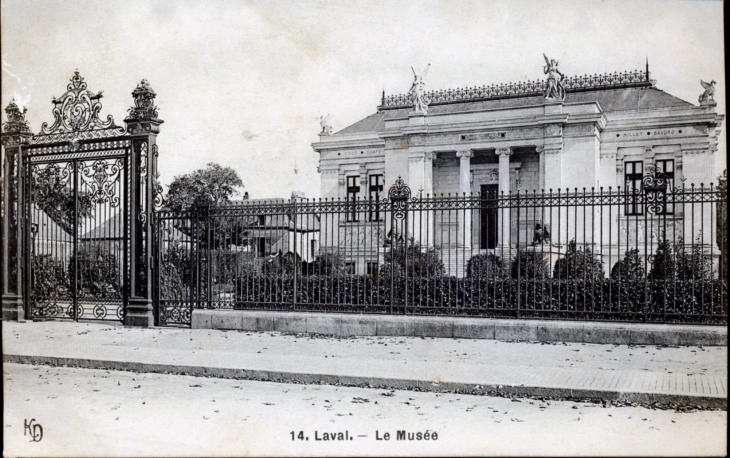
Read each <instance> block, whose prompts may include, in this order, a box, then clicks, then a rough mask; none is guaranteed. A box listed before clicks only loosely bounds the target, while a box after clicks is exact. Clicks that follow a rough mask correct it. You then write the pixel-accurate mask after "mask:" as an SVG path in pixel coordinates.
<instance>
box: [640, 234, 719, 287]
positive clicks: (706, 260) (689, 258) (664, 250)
mask: <svg viewBox="0 0 730 458" xmlns="http://www.w3.org/2000/svg"><path fill="white" fill-rule="evenodd" d="M713 277H714V274H713V272H712V259H711V257H710V255H709V254H707V253H706V252H705V248H704V246H703V245H702V244H701V243H698V244H695V245H691V246H690V247H689V248H688V247H687V246H685V244H684V241H683V239H682V238H680V239H679V240H678V241H677V243H676V244H671V243H669V241H667V240H662V241H660V242H659V244H658V246H657V250H656V252H655V253H654V257H653V259H652V268H651V271H650V272H649V279H651V280H668V279H672V280H694V281H712V280H713Z"/></svg>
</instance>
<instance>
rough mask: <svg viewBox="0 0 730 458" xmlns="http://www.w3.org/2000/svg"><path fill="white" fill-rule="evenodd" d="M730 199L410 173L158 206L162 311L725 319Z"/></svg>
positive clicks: (702, 191)
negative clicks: (183, 207)
mask: <svg viewBox="0 0 730 458" xmlns="http://www.w3.org/2000/svg"><path fill="white" fill-rule="evenodd" d="M726 202H727V201H726V196H725V195H724V194H723V193H721V192H720V191H718V190H717V188H714V187H712V186H710V187H688V188H680V189H668V188H667V186H666V184H665V185H664V187H663V188H662V187H661V186H656V184H654V186H653V187H652V183H651V182H646V183H645V186H644V188H643V189H642V190H641V191H640V192H639V191H637V192H628V191H626V190H623V189H608V190H606V189H601V190H571V191H545V192H532V193H514V194H507V195H498V194H497V193H496V192H486V193H483V194H476V195H461V196H457V195H451V196H448V195H447V196H439V197H423V196H419V197H411V196H410V190H409V189H408V188H407V187H406V186H405V185H403V184H402V182H401V183H399V184H398V185H397V186H396V187H394V188H392V189H391V192H390V193H389V198H388V199H386V200H381V201H372V200H360V199H355V200H351V201H347V200H338V199H334V200H333V199H321V200H305V199H292V200H291V201H288V202H285V203H282V202H276V203H265V202H252V203H239V204H234V205H225V206H211V207H197V208H195V209H193V210H192V211H190V212H188V213H185V214H175V213H172V212H169V211H161V212H159V213H158V214H157V216H156V225H155V226H156V232H155V233H156V241H155V243H156V245H157V247H158V248H157V250H156V253H157V259H156V268H155V272H156V275H158V276H159V278H158V279H157V281H155V282H154V283H155V284H157V285H159V288H158V292H157V295H156V299H157V300H158V303H159V304H160V307H159V310H160V321H161V322H164V323H183V324H185V323H189V322H190V313H191V309H192V308H212V309H238V310H241V309H254V310H290V311H291V310H296V311H323V312H330V311H331V312H357V313H388V314H422V315H452V316H484V317H510V318H537V319H543V318H544V319H570V320H609V321H634V322H657V323H708V324H724V323H726V322H727V278H726V277H727V273H726V265H727V234H726V233H725V231H719V230H718V228H719V227H721V226H722V224H725V226H724V227H727V226H726V223H725V222H723V221H721V220H722V219H723V218H725V216H723V215H727V212H726V210H722V209H723V208H726V205H727V203H726ZM718 208H720V211H718ZM718 215H719V216H720V219H721V220H718Z"/></svg>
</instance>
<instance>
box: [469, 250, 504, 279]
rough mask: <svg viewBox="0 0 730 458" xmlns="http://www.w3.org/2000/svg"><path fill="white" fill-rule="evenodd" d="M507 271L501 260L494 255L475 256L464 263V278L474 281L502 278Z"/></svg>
mask: <svg viewBox="0 0 730 458" xmlns="http://www.w3.org/2000/svg"><path fill="white" fill-rule="evenodd" d="M506 275H507V271H506V269H505V268H504V266H503V264H502V258H500V257H499V256H496V255H494V254H477V255H474V256H472V257H471V258H470V259H469V262H467V263H466V276H467V277H469V278H476V279H480V280H482V279H490V278H503V277H505V276H506Z"/></svg>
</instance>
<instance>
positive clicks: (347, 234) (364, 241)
mask: <svg viewBox="0 0 730 458" xmlns="http://www.w3.org/2000/svg"><path fill="white" fill-rule="evenodd" d="M339 235H340V240H339V246H341V247H345V246H346V247H349V248H352V247H368V248H370V247H376V248H377V247H380V246H382V245H383V243H384V240H385V239H384V238H383V231H382V228H381V226H380V225H376V226H344V227H340V234H339Z"/></svg>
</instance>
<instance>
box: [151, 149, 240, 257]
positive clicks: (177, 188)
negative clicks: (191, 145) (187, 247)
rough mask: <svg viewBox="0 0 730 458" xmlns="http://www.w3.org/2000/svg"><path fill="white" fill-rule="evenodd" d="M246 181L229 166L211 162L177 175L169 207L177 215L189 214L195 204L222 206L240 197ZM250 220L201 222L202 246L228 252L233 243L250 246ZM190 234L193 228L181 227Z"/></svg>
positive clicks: (204, 220) (224, 219) (171, 188)
mask: <svg viewBox="0 0 730 458" xmlns="http://www.w3.org/2000/svg"><path fill="white" fill-rule="evenodd" d="M242 187H243V181H241V177H239V176H238V173H237V172H236V171H235V170H233V169H232V168H230V167H222V166H220V165H218V164H214V163H212V162H211V163H208V164H207V165H206V167H205V168H204V169H198V170H196V171H194V172H191V173H188V174H185V175H180V176H176V177H175V178H174V179H173V180H172V183H171V184H170V188H169V189H168V191H167V198H166V199H165V201H166V203H167V207H168V208H170V209H171V210H173V211H175V212H181V211H188V210H190V209H192V208H193V207H195V206H196V205H221V204H225V203H228V202H230V199H231V197H232V196H234V195H236V194H238V190H239V188H242ZM248 223H250V221H248V220H247V219H244V218H216V219H214V220H211V219H210V218H205V219H203V220H201V227H200V230H199V231H198V238H199V241H200V243H201V244H202V246H204V247H207V246H208V240H210V248H214V249H228V248H229V247H230V246H231V245H232V244H234V243H235V244H237V245H246V244H247V243H248V238H247V237H246V234H247V230H246V228H247V226H248V225H249V224H248ZM178 229H179V230H180V231H182V232H184V233H185V234H187V235H192V227H189V226H185V227H182V226H181V227H178Z"/></svg>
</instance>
